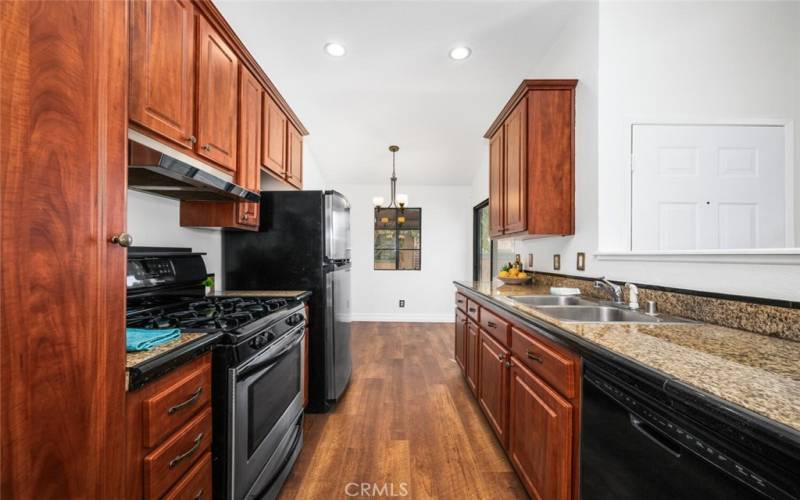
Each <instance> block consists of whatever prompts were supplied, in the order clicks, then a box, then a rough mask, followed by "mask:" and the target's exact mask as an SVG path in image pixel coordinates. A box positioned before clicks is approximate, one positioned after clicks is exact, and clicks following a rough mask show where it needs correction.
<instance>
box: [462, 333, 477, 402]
mask: <svg viewBox="0 0 800 500" xmlns="http://www.w3.org/2000/svg"><path fill="white" fill-rule="evenodd" d="M478 337H479V330H478V325H476V324H475V323H473V322H472V321H467V339H466V340H467V342H466V344H467V345H466V349H465V353H466V358H467V359H466V363H465V364H466V365H467V384H468V385H469V388H470V389H471V390H472V393H473V394H475V395H476V396H477V394H478V359H479V358H478Z"/></svg>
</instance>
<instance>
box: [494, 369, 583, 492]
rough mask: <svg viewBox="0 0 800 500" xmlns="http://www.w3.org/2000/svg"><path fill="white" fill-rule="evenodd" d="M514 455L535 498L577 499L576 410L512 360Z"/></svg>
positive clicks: (511, 448)
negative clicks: (574, 479) (574, 474)
mask: <svg viewBox="0 0 800 500" xmlns="http://www.w3.org/2000/svg"><path fill="white" fill-rule="evenodd" d="M511 364H512V367H511V383H510V397H509V427H508V431H509V433H508V454H509V456H510V458H511V463H512V464H514V467H515V468H516V470H517V472H518V474H519V477H520V479H521V480H522V482H523V484H524V485H525V488H526V489H527V490H528V492H529V493H530V495H531V497H533V498H541V499H548V500H567V499H569V498H571V495H572V492H571V490H572V483H573V482H572V460H573V456H572V450H573V434H572V433H573V428H572V425H573V411H574V410H573V406H572V404H570V403H569V402H568V401H567V400H565V399H564V398H562V397H561V396H560V395H558V393H557V392H556V391H555V390H553V389H552V388H551V387H550V386H548V385H547V384H546V383H545V382H544V381H542V380H541V379H540V378H538V377H537V376H535V375H534V374H533V373H531V372H530V371H528V370H527V369H526V368H524V367H523V366H521V363H520V362H519V361H518V360H516V359H514V358H512V361H511Z"/></svg>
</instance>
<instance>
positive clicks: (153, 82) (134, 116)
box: [128, 0, 197, 149]
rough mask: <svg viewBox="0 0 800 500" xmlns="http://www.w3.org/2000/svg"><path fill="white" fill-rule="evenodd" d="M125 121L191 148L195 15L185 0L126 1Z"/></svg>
mask: <svg viewBox="0 0 800 500" xmlns="http://www.w3.org/2000/svg"><path fill="white" fill-rule="evenodd" d="M130 16H131V20H130V26H131V31H130V84H129V88H130V93H129V97H128V101H129V104H128V109H129V112H130V119H131V120H132V121H134V122H136V123H138V124H139V125H141V126H143V127H146V128H147V129H149V130H152V131H153V132H155V133H157V134H159V135H161V136H162V137H164V138H166V139H169V140H170V141H172V142H173V143H174V144H175V145H177V146H179V147H181V148H186V149H192V148H193V147H194V143H195V142H197V141H196V138H195V135H194V133H195V128H194V90H195V79H194V75H195V68H194V65H195V58H194V50H195V37H194V28H195V18H194V17H195V16H194V7H193V6H192V2H191V1H190V0H173V1H168V2H165V1H162V0H132V1H131V2H130Z"/></svg>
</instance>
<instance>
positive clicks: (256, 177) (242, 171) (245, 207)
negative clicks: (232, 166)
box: [236, 66, 263, 226]
mask: <svg viewBox="0 0 800 500" xmlns="http://www.w3.org/2000/svg"><path fill="white" fill-rule="evenodd" d="M262 92H263V90H262V88H261V84H260V83H259V82H258V80H256V78H255V77H254V76H253V75H252V74H251V73H250V71H248V70H247V68H245V67H244V66H240V71H239V165H238V167H237V169H236V183H237V184H239V185H240V186H243V187H244V188H247V189H250V190H252V191H259V190H260V184H261V169H260V163H261V162H260V158H261V157H260V154H261V94H262ZM258 215H259V204H258V203H246V202H239V203H238V204H237V206H236V219H237V221H238V222H239V224H244V225H247V226H258Z"/></svg>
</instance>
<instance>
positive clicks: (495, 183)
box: [489, 127, 505, 236]
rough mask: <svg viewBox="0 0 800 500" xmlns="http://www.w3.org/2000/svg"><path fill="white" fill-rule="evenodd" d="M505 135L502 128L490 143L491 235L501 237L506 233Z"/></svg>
mask: <svg viewBox="0 0 800 500" xmlns="http://www.w3.org/2000/svg"><path fill="white" fill-rule="evenodd" d="M504 138H505V134H504V132H503V128H502V127H501V128H500V129H499V130H498V131H497V133H496V134H495V135H494V137H492V139H491V141H489V234H490V235H491V236H500V235H502V234H503V231H504V229H505V228H504V225H503V224H504V222H503V205H504V201H503V200H504V184H505V180H504V177H503V171H504V168H503V153H504V151H503V149H504V143H505V140H504Z"/></svg>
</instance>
